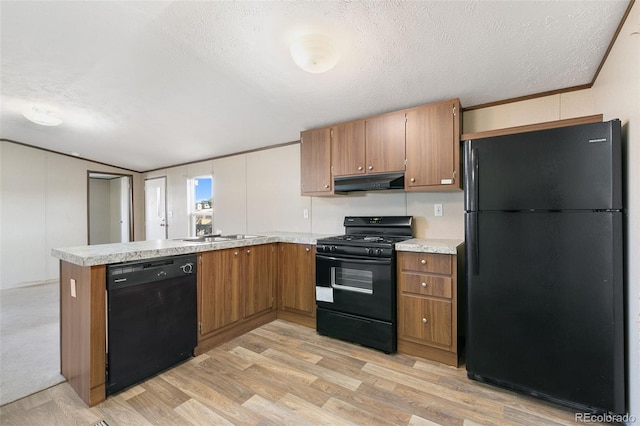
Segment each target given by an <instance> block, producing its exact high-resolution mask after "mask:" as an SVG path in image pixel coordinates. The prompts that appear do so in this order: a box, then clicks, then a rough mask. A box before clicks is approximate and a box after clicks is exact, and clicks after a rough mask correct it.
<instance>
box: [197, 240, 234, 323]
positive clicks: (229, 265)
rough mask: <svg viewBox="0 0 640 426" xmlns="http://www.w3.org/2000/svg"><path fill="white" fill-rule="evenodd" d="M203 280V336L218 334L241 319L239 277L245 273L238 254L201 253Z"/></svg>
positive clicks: (201, 275)
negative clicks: (216, 332)
mask: <svg viewBox="0 0 640 426" xmlns="http://www.w3.org/2000/svg"><path fill="white" fill-rule="evenodd" d="M201 256H202V263H201V264H200V265H199V267H198V272H199V273H198V275H199V276H200V295H199V296H200V297H199V298H200V334H201V335H205V334H208V333H211V332H213V331H216V330H218V329H220V328H222V327H225V326H227V325H229V324H233V323H234V322H236V321H239V320H240V319H241V318H242V314H241V312H240V308H241V304H240V286H239V277H240V273H241V271H242V268H241V264H240V263H241V262H240V257H239V253H238V250H236V249H229V250H214V251H208V252H205V253H202V255H201Z"/></svg>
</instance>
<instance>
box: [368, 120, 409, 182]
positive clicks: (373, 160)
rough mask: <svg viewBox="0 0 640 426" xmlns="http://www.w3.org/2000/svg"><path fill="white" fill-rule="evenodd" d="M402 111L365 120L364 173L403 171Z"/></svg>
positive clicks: (403, 134)
mask: <svg viewBox="0 0 640 426" xmlns="http://www.w3.org/2000/svg"><path fill="white" fill-rule="evenodd" d="M404 123H405V116H404V111H402V112H392V113H389V114H384V115H380V116H377V117H373V118H368V119H367V120H365V147H366V154H365V156H366V166H365V167H366V172H367V173H385V172H398V171H403V170H404V168H405V167H404V160H405V158H406V157H405V130H404Z"/></svg>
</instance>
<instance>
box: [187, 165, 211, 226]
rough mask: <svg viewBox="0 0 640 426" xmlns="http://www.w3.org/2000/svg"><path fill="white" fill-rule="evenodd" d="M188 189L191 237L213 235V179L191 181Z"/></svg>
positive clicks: (200, 177)
mask: <svg viewBox="0 0 640 426" xmlns="http://www.w3.org/2000/svg"><path fill="white" fill-rule="evenodd" d="M190 189H191V190H190V191H189V193H190V200H189V204H190V206H189V214H190V216H191V224H190V226H191V235H192V236H199V235H206V234H213V177H212V176H198V177H195V178H193V179H191V180H190Z"/></svg>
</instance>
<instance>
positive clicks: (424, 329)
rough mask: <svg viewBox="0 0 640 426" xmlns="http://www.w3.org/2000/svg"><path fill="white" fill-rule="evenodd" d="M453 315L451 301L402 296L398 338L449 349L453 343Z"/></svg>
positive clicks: (399, 310)
mask: <svg viewBox="0 0 640 426" xmlns="http://www.w3.org/2000/svg"><path fill="white" fill-rule="evenodd" d="M451 315H452V314H451V302H450V301H442V300H434V299H427V298H422V297H413V296H406V295H402V296H400V306H399V309H398V337H399V338H409V339H411V340H417V341H419V342H420V343H426V344H431V345H435V346H441V347H442V346H444V347H447V348H448V347H450V346H451V343H452V341H453V339H452V329H451V327H452V322H451V320H452V316H451Z"/></svg>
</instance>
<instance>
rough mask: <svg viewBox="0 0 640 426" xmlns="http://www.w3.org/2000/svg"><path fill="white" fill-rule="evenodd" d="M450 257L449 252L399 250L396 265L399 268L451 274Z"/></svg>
mask: <svg viewBox="0 0 640 426" xmlns="http://www.w3.org/2000/svg"><path fill="white" fill-rule="evenodd" d="M451 258H452V256H451V255H449V254H434V253H412V252H400V253H398V265H399V267H400V268H399V269H400V270H408V271H417V272H431V273H435V274H445V275H451V265H452V262H451Z"/></svg>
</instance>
